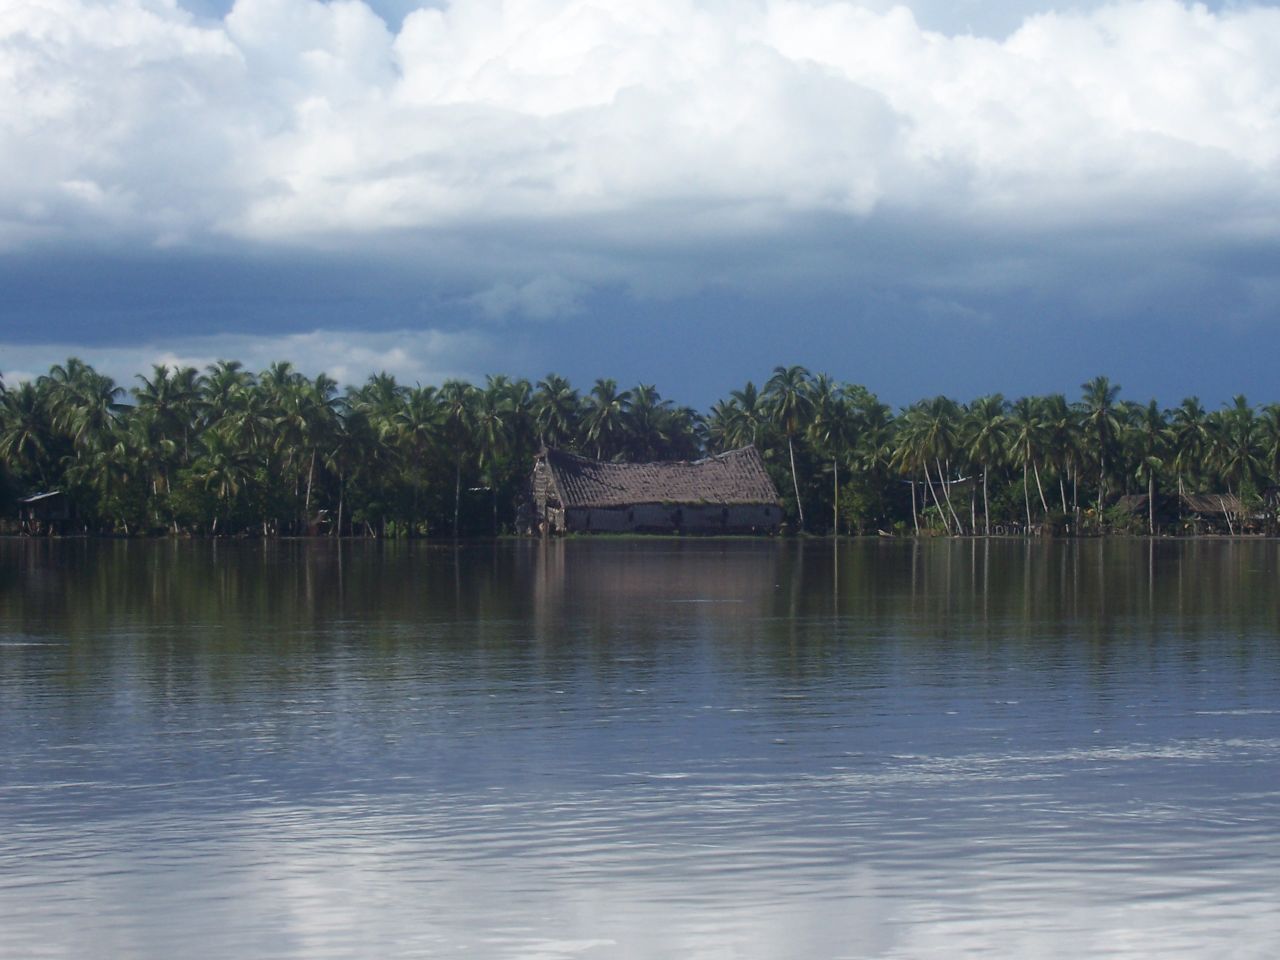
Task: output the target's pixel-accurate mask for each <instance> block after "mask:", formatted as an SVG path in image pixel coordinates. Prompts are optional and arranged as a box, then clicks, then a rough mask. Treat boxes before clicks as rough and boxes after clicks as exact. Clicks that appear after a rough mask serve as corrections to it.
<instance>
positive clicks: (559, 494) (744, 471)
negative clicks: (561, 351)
mask: <svg viewBox="0 0 1280 960" xmlns="http://www.w3.org/2000/svg"><path fill="white" fill-rule="evenodd" d="M531 506H532V510H531V514H532V516H531V518H530V519H531V522H530V523H529V525H528V526H529V528H530V529H532V530H540V531H542V532H544V533H578V532H593V533H601V532H612V533H623V532H641V533H704V534H705V533H776V532H777V530H778V527H779V525H781V523H782V507H781V504H780V503H779V502H778V491H777V489H776V488H775V487H774V485H773V481H772V480H771V479H769V474H768V472H767V471H766V470H765V468H764V461H763V460H761V459H760V454H759V452H758V451H757V450H756V448H755V447H743V448H742V449H740V450H731V451H729V452H728V453H721V454H718V455H716V456H714V457H707V458H705V459H703V460H694V461H687V460H678V461H661V462H658V463H610V462H607V461H602V460H590V459H588V458H586V457H579V456H576V455H575V454H572V453H565V452H564V451H562V450H550V449H548V450H543V451H542V452H541V453H539V454H538V456H537V459H536V461H535V463H534V468H533V497H532V504H531Z"/></svg>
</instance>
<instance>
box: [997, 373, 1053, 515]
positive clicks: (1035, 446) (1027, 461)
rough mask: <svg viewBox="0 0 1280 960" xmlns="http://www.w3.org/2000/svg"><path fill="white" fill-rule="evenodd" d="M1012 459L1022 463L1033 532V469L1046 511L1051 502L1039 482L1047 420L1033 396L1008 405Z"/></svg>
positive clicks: (1042, 504) (1024, 487) (1041, 501)
mask: <svg viewBox="0 0 1280 960" xmlns="http://www.w3.org/2000/svg"><path fill="white" fill-rule="evenodd" d="M1007 437H1008V443H1009V448H1008V452H1009V459H1010V460H1011V461H1012V462H1013V463H1016V464H1019V465H1021V467H1022V499H1023V505H1024V506H1025V508H1026V511H1027V532H1028V533H1030V532H1031V493H1030V478H1029V477H1028V475H1027V471H1028V469H1030V470H1031V471H1032V472H1033V473H1034V475H1035V480H1036V489H1037V490H1038V491H1039V493H1040V506H1041V507H1042V508H1043V509H1044V511H1045V512H1046V513H1048V511H1049V505H1048V503H1047V502H1046V501H1045V498H1044V489H1043V487H1042V486H1041V485H1040V467H1039V459H1040V454H1041V450H1042V449H1043V448H1044V437H1045V424H1044V421H1043V420H1042V419H1041V417H1040V409H1039V405H1038V404H1037V403H1036V401H1035V399H1034V398H1032V397H1019V398H1018V399H1017V400H1015V401H1014V402H1013V405H1012V406H1011V407H1010V408H1009V430H1008V434H1007Z"/></svg>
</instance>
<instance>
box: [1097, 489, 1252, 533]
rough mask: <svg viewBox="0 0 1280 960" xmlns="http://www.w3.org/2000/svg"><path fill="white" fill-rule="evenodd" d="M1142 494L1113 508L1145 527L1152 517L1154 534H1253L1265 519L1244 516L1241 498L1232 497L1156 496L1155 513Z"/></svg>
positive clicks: (1226, 495) (1117, 502) (1187, 494)
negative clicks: (1154, 526) (1164, 531)
mask: <svg viewBox="0 0 1280 960" xmlns="http://www.w3.org/2000/svg"><path fill="white" fill-rule="evenodd" d="M1149 503H1150V501H1149V499H1148V497H1147V495H1146V494H1145V493H1131V494H1128V495H1126V496H1123V497H1120V498H1119V499H1118V500H1117V501H1116V507H1117V508H1118V509H1119V510H1120V511H1121V512H1123V513H1125V514H1128V515H1130V516H1132V517H1135V518H1138V517H1140V518H1141V519H1142V521H1143V523H1144V524H1145V523H1146V522H1147V518H1148V517H1149V516H1151V515H1152V514H1153V513H1154V516H1155V523H1156V528H1157V530H1170V529H1173V530H1177V531H1179V532H1191V533H1241V532H1245V531H1248V532H1254V531H1256V530H1257V528H1258V526H1259V524H1260V523H1262V522H1263V521H1264V520H1265V517H1264V516H1263V515H1260V514H1252V513H1248V512H1246V510H1245V508H1244V506H1243V504H1241V502H1240V498H1239V497H1237V496H1236V495H1235V494H1233V493H1184V494H1175V493H1159V494H1156V502H1155V509H1154V510H1152V509H1151V507H1150V506H1149Z"/></svg>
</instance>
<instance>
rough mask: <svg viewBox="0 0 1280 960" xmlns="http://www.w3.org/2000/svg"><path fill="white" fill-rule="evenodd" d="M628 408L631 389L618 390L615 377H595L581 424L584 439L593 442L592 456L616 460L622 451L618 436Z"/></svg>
mask: <svg viewBox="0 0 1280 960" xmlns="http://www.w3.org/2000/svg"><path fill="white" fill-rule="evenodd" d="M630 409H631V391H630V390H623V391H622V392H621V393H619V392H618V384H617V381H615V380H607V379H604V378H601V379H598V380H596V382H595V386H593V387H592V388H591V396H590V399H589V400H588V401H587V413H586V418H585V421H584V425H585V427H586V431H587V441H588V442H590V443H593V444H595V448H596V459H597V460H604V459H606V451H607V453H608V459H611V460H612V459H616V457H617V456H618V454H619V453H621V452H622V448H621V438H622V437H623V435H624V432H625V430H626V418H627V412H628V411H629V410H630Z"/></svg>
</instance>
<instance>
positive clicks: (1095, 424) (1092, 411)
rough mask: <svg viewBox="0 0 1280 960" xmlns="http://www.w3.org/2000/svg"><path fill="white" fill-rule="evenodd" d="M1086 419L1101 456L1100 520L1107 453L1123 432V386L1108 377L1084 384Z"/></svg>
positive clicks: (1095, 446) (1089, 435)
mask: <svg viewBox="0 0 1280 960" xmlns="http://www.w3.org/2000/svg"><path fill="white" fill-rule="evenodd" d="M1081 389H1083V390H1084V397H1083V398H1082V401H1081V402H1082V406H1083V415H1084V416H1083V420H1084V428H1085V435H1086V437H1087V438H1088V439H1089V440H1090V441H1091V442H1092V444H1093V449H1094V451H1095V452H1096V453H1097V457H1098V520H1099V522H1101V520H1102V508H1103V504H1104V503H1105V501H1106V494H1107V454H1108V452H1110V450H1111V446H1112V444H1113V442H1114V440H1115V437H1116V435H1117V434H1118V433H1119V432H1120V418H1119V413H1118V411H1117V409H1116V397H1118V396H1119V395H1120V386H1119V385H1118V384H1115V385H1113V384H1112V383H1111V381H1110V380H1108V379H1107V378H1106V377H1103V376H1098V377H1094V378H1093V379H1092V380H1090V381H1089V382H1088V383H1084V384H1081Z"/></svg>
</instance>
